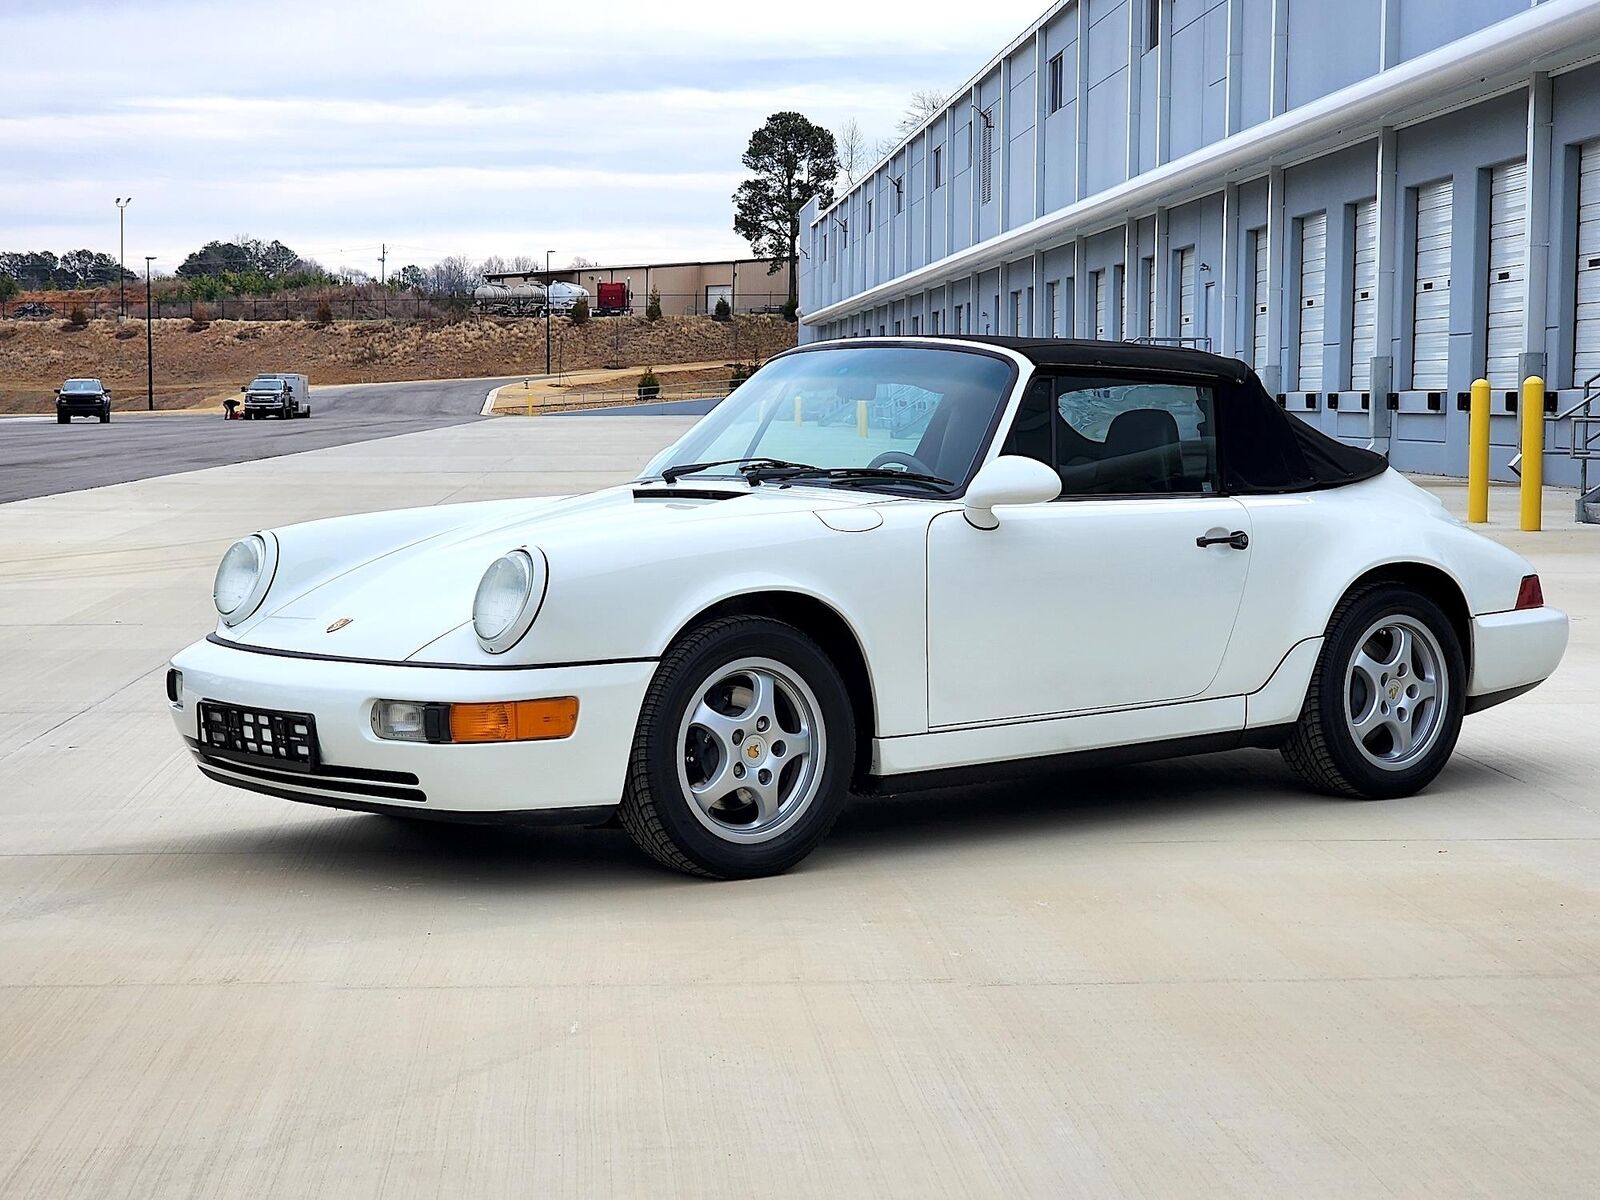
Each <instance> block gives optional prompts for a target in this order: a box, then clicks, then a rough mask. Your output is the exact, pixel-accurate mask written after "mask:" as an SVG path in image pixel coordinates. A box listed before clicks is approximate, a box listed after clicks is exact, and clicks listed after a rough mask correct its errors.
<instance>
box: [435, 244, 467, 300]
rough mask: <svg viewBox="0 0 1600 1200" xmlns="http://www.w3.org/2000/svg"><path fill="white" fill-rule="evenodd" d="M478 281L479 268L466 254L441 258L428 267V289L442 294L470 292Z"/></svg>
mask: <svg viewBox="0 0 1600 1200" xmlns="http://www.w3.org/2000/svg"><path fill="white" fill-rule="evenodd" d="M477 282H478V272H477V269H476V268H475V267H474V266H473V265H472V260H471V259H469V258H467V257H465V256H464V255H460V254H454V255H451V256H450V257H449V258H441V259H440V260H439V261H438V262H436V263H434V264H433V266H431V267H429V268H428V290H429V291H431V292H436V293H439V294H441V295H459V294H464V293H466V292H470V291H471V290H472V289H473V287H475V286H476V285H477Z"/></svg>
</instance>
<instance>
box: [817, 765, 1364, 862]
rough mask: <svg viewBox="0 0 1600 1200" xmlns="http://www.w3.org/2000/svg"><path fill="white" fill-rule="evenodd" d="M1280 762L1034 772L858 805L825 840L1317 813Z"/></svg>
mask: <svg viewBox="0 0 1600 1200" xmlns="http://www.w3.org/2000/svg"><path fill="white" fill-rule="evenodd" d="M1331 802H1334V801H1333V800H1332V798H1331V797H1328V796H1325V795H1322V794H1320V793H1318V792H1314V791H1312V790H1311V789H1310V788H1308V787H1307V786H1305V785H1304V784H1302V783H1301V782H1300V781H1299V780H1298V779H1297V778H1296V777H1295V776H1294V775H1293V773H1291V772H1290V770H1289V768H1288V767H1287V766H1286V765H1285V764H1284V763H1283V761H1282V759H1281V758H1279V756H1278V755H1277V754H1276V753H1272V752H1268V751H1261V750H1245V751H1235V752H1230V753H1225V754H1213V755H1204V756H1200V757H1195V758H1184V759H1167V760H1164V761H1161V762H1151V763H1144V764H1138V765H1131V766H1117V767H1096V768H1082V769H1060V770H1053V771H1040V772H1038V773H1037V774H1030V775H1028V776H1027V777H1025V778H1022V779H1007V780H1005V781H997V782H994V783H978V784H973V785H969V786H966V787H959V788H940V789H936V790H930V791H925V792H913V793H905V794H900V795H887V796H865V797H858V798H856V799H855V800H854V801H853V802H852V803H851V805H850V807H849V808H848V809H847V810H846V812H845V813H844V815H843V816H842V817H841V818H840V820H839V823H838V825H837V826H835V827H834V831H833V833H832V835H831V837H830V839H829V843H830V844H833V845H835V846H838V847H846V846H847V847H849V848H850V849H851V850H852V851H861V852H872V851H873V850H874V849H880V848H881V849H882V850H884V851H892V850H893V849H894V848H896V847H901V846H905V847H927V846H931V845H935V844H938V845H939V846H940V847H941V848H945V849H950V850H952V851H956V850H958V849H959V847H960V846H961V845H962V844H970V845H974V846H977V845H980V844H984V843H988V842H992V841H995V840H1007V839H1015V840H1019V841H1020V840H1036V839H1038V838H1040V837H1071V836H1075V835H1079V834H1086V833H1097V834H1102V835H1106V834H1109V835H1111V836H1117V837H1138V838H1141V839H1148V840H1158V839H1162V838H1174V839H1177V838H1183V837H1198V836H1205V835H1204V834H1201V833H1200V832H1198V829H1197V826H1200V825H1206V826H1210V827H1215V826H1216V824H1217V823H1218V821H1219V819H1221V820H1226V819H1228V818H1229V817H1230V816H1231V815H1233V814H1237V813H1246V814H1249V813H1266V812H1269V811H1287V810H1291V809H1295V808H1304V807H1320V806H1322V805H1326V804H1328V803H1331Z"/></svg>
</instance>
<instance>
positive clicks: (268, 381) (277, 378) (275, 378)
mask: <svg viewBox="0 0 1600 1200" xmlns="http://www.w3.org/2000/svg"><path fill="white" fill-rule="evenodd" d="M234 378H235V379H237V378H238V376H237V375H235V376H234ZM288 383H289V381H288V380H286V379H285V378H284V377H283V376H282V375H257V376H256V377H255V378H254V379H252V380H251V381H250V382H249V383H247V384H245V390H246V391H250V392H281V391H283V390H284V388H285V387H287V386H288Z"/></svg>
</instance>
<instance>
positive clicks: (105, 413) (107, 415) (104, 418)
mask: <svg viewBox="0 0 1600 1200" xmlns="http://www.w3.org/2000/svg"><path fill="white" fill-rule="evenodd" d="M100 424H102V425H109V424H111V410H110V409H109V408H107V409H104V410H102V411H101V413H100Z"/></svg>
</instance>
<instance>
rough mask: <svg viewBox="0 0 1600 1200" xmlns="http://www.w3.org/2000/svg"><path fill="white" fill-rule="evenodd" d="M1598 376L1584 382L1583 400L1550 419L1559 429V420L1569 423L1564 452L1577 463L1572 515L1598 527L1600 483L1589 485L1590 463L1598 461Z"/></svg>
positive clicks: (1599, 439) (1590, 377)
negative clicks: (1576, 482)
mask: <svg viewBox="0 0 1600 1200" xmlns="http://www.w3.org/2000/svg"><path fill="white" fill-rule="evenodd" d="M1596 382H1600V374H1595V375H1591V376H1589V378H1588V379H1586V380H1584V382H1583V399H1581V400H1579V401H1578V402H1577V403H1576V404H1574V405H1573V406H1572V407H1571V408H1569V409H1567V410H1566V411H1565V412H1561V413H1557V414H1556V415H1555V417H1554V418H1553V420H1554V421H1555V422H1556V425H1557V427H1558V428H1559V426H1560V424H1561V422H1562V421H1570V422H1571V425H1570V426H1569V428H1570V430H1571V433H1570V435H1569V436H1570V441H1569V442H1568V444H1567V453H1568V455H1570V456H1571V457H1572V458H1574V459H1576V460H1577V462H1578V503H1577V511H1576V512H1575V514H1574V515H1575V516H1576V517H1577V519H1578V520H1579V521H1586V522H1588V523H1590V524H1595V525H1600V483H1596V484H1595V485H1594V486H1593V487H1591V486H1590V485H1589V464H1590V463H1591V462H1594V461H1595V460H1596V459H1600V413H1597V412H1595V409H1594V405H1595V403H1596V402H1597V401H1600V391H1596V390H1595V384H1596Z"/></svg>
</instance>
